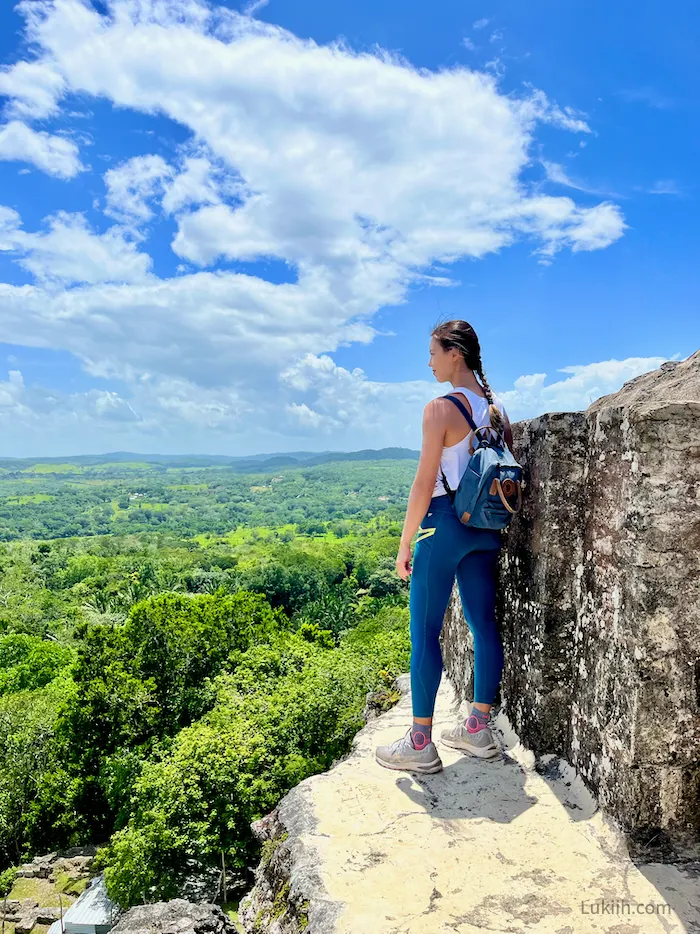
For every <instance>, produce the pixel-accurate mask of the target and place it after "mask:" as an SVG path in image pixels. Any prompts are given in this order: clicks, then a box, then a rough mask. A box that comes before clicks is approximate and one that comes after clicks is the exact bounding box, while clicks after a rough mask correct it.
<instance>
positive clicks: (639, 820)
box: [441, 351, 700, 858]
mask: <svg viewBox="0 0 700 934" xmlns="http://www.w3.org/2000/svg"><path fill="white" fill-rule="evenodd" d="M513 437H514V453H515V455H516V457H517V458H518V460H519V461H520V463H521V464H523V466H524V468H525V481H526V489H525V497H524V504H523V511H522V513H521V515H520V516H518V517H517V518H516V519H515V521H514V523H513V524H512V526H511V527H510V528H509V529H508V530H507V532H505V533H504V548H503V552H502V555H501V562H500V567H499V602H498V611H497V612H498V619H499V625H500V627H501V633H502V637H503V643H504V652H505V668H504V673H503V679H502V682H501V687H500V690H499V696H498V697H497V698H496V706H497V707H498V706H500V707H501V708H502V710H503V712H504V713H505V714H506V715H507V717H508V719H509V720H510V722H511V724H512V725H513V727H514V728H515V730H516V731H517V732H518V734H519V735H520V738H521V740H522V742H523V743H524V744H525V745H526V746H528V747H529V748H531V749H532V750H533V751H534V752H535V754H537V755H539V754H544V753H555V754H557V755H561V756H563V757H565V758H566V759H568V760H569V762H571V764H572V765H574V766H575V767H576V768H577V769H578V770H579V772H580V774H581V775H582V777H583V778H584V779H585V780H586V781H587V783H588V785H589V787H590V788H591V790H592V791H593V792H594V794H595V795H596V796H597V798H598V800H599V803H600V806H601V807H602V808H604V809H606V810H607V811H608V813H610V814H611V815H612V816H613V817H615V818H616V819H617V820H618V821H619V823H620V825H621V827H622V828H623V829H625V830H626V831H628V832H630V839H631V840H632V841H633V843H635V844H638V845H639V849H640V851H642V850H643V849H644V848H645V847H647V846H649V845H651V846H652V849H651V850H650V851H649V852H654V853H655V855H657V856H659V855H661V856H662V857H671V858H672V857H674V856H675V857H682V856H683V855H686V856H691V855H695V856H696V857H697V854H698V853H699V852H700V351H699V352H698V353H696V354H694V355H693V356H692V357H689V358H688V359H687V360H685V361H683V362H680V363H666V364H664V365H663V366H662V367H661V368H660V369H659V370H655V371H653V372H652V373H648V374H644V375H643V376H640V377H637V378H636V379H634V380H631V381H630V382H629V383H626V384H625V386H624V387H623V388H622V389H621V390H620V392H618V393H615V394H613V395H610V396H604V397H602V398H601V399H599V400H597V401H596V402H595V403H594V404H593V405H591V406H590V407H589V408H588V409H587V410H586V411H585V412H574V413H554V414H548V415H544V416H541V417H540V418H536V419H532V420H531V421H524V422H519V423H516V424H515V425H514V426H513ZM441 644H442V649H443V657H444V662H445V670H446V674H447V676H448V677H449V678H450V681H451V682H452V683H453V685H454V687H455V689H456V691H457V692H458V694H459V695H460V697H461V698H462V699H463V700H465V699H466V700H471V699H472V696H473V695H472V687H473V678H472V662H473V643H472V639H471V636H470V634H469V630H468V627H467V625H466V624H465V620H464V616H463V613H462V607H461V603H460V600H459V593H458V591H457V588H456V585H455V589H454V591H453V594H452V598H451V601H450V606H449V608H448V612H447V615H446V619H445V625H444V627H443V632H442V635H441Z"/></svg>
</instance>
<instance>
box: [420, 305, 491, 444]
mask: <svg viewBox="0 0 700 934" xmlns="http://www.w3.org/2000/svg"><path fill="white" fill-rule="evenodd" d="M430 336H431V337H434V338H435V340H436V341H438V343H439V344H440V346H441V347H442V349H443V350H449V349H450V348H452V347H454V348H455V349H456V350H458V351H459V352H460V354H461V355H462V359H463V360H464V362H465V363H466V365H467V366H468V367H469V369H470V370H473V371H474V373H476V374H477V375H478V377H479V379H480V380H481V384H482V386H483V389H484V394H485V395H486V398H487V399H488V403H489V418H490V420H491V427H492V428H493V429H494V431H496V432H498V434H503V432H504V431H505V427H506V423H505V420H504V418H503V415H502V414H501V410H500V409H499V408H498V406H497V405H496V404H495V403H494V401H493V392H492V390H491V387H490V386H489V384H488V380H487V379H486V375H485V373H484V367H483V364H482V363H481V347H480V345H479V338H478V337H477V336H476V331H475V330H474V328H473V327H472V326H471V324H469V323H468V322H466V321H459V320H458V321H446V322H445V323H444V324H439V325H437V327H435V328H433V330H432V331H431V332H430Z"/></svg>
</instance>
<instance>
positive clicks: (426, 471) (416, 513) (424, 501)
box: [401, 398, 452, 545]
mask: <svg viewBox="0 0 700 934" xmlns="http://www.w3.org/2000/svg"><path fill="white" fill-rule="evenodd" d="M451 404H452V403H449V402H445V401H443V400H442V399H441V398H439V399H431V400H430V402H429V403H428V404H427V405H426V406H425V408H424V409H423V429H422V430H423V441H422V445H421V452H420V459H419V460H418V468H417V469H416V476H415V477H414V480H413V485H412V486H411V492H410V493H409V496H408V505H407V507H406V518H405V519H404V523H403V532H402V533H401V545H410V544H411V541H412V540H413V536H414V535H415V534H416V532H417V531H418V526H419V525H420V524H421V522H422V520H423V516H424V515H425V514H426V512H427V511H428V506H429V505H430V500H431V499H432V497H433V491H434V489H435V480H436V478H437V475H438V469H439V467H440V457H441V456H442V447H443V444H444V441H445V424H446V410H445V405H451Z"/></svg>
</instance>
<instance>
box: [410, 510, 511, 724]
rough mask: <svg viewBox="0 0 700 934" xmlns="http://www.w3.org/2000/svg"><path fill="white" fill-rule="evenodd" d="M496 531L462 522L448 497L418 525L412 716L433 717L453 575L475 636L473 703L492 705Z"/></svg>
mask: <svg viewBox="0 0 700 934" xmlns="http://www.w3.org/2000/svg"><path fill="white" fill-rule="evenodd" d="M501 543H502V540H501V533H500V532H498V531H491V530H489V529H472V528H470V527H469V526H466V525H463V524H462V522H460V520H459V518H458V517H457V513H456V512H455V510H454V507H453V506H452V504H451V503H450V500H449V499H448V497H447V496H434V497H433V498H432V499H431V500H430V505H429V506H428V511H427V512H426V514H425V516H424V517H423V521H422V522H421V524H420V528H419V529H418V533H417V538H416V546H415V550H414V553H413V561H412V571H411V592H410V609H411V626H410V630H411V694H412V698H413V716H414V717H432V716H433V710H434V707H435V696H436V695H437V691H438V687H439V686H440V678H441V676H442V652H441V651H440V640H439V636H440V630H441V629H442V623H443V620H444V618H445V612H446V611H447V605H448V603H449V602H450V595H451V593H452V587H453V585H454V580H455V577H456V578H457V585H458V587H459V594H460V597H461V599H462V606H463V608H464V615H465V617H466V620H467V624H468V625H469V628H470V629H471V632H472V635H473V637H474V698H473V699H474V701H476V703H477V704H492V703H493V702H494V700H495V698H496V692H497V690H498V685H499V683H500V680H501V674H502V672H503V646H502V644H501V637H500V634H499V632H498V628H497V626H496V567H497V562H498V554H499V551H500V548H501Z"/></svg>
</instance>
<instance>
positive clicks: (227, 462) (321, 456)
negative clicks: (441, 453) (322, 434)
mask: <svg viewBox="0 0 700 934" xmlns="http://www.w3.org/2000/svg"><path fill="white" fill-rule="evenodd" d="M419 456H420V451H412V450H411V449H410V448H379V449H374V448H367V449H365V450H363V451H322V452H320V453H319V452H318V451H285V452H284V453H279V454H252V455H247V456H244V457H232V456H230V455H227V454H136V453H134V452H131V451H114V452H112V453H109V454H76V455H73V456H71V457H3V458H0V469H4V470H10V471H18V470H25V469H27V468H28V467H32V466H33V465H34V464H72V465H74V466H76V467H92V466H96V465H98V464H124V463H137V464H153V465H158V466H162V467H231V468H233V469H234V470H236V471H239V472H241V473H245V472H249V471H250V472H253V471H260V470H268V469H269V470H277V469H278V468H283V467H313V466H316V465H318V464H329V463H333V462H336V461H374V460H415V459H416V458H418V457H419Z"/></svg>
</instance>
